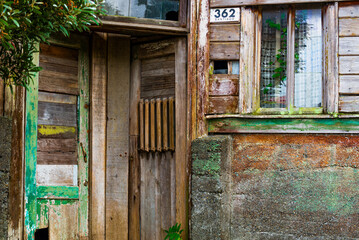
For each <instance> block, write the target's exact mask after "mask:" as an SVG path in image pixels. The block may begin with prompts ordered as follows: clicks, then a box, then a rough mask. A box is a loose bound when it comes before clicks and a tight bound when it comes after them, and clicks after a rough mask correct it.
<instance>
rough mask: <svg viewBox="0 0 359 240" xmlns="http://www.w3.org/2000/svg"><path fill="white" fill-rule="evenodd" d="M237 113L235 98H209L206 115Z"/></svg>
mask: <svg viewBox="0 0 359 240" xmlns="http://www.w3.org/2000/svg"><path fill="white" fill-rule="evenodd" d="M220 113H238V97H237V96H219V97H217V96H216V97H209V107H208V114H220Z"/></svg>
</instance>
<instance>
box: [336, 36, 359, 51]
mask: <svg viewBox="0 0 359 240" xmlns="http://www.w3.org/2000/svg"><path fill="white" fill-rule="evenodd" d="M339 55H359V37H341V38H339Z"/></svg>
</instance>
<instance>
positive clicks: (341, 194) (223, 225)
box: [191, 134, 359, 240]
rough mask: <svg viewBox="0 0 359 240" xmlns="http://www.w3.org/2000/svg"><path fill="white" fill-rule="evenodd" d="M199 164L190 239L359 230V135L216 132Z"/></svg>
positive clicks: (340, 235) (324, 235) (336, 235)
mask: <svg viewBox="0 0 359 240" xmlns="http://www.w3.org/2000/svg"><path fill="white" fill-rule="evenodd" d="M213 146H216V147H213ZM192 164H193V165H192V183H191V187H192V190H191V191H192V194H191V196H192V210H191V239H196V240H197V239H251V240H252V239H357V238H359V228H358V226H359V187H358V186H359V173H358V167H359V136H351V135H304V134H242V135H233V136H231V137H229V136H215V137H213V136H210V137H207V138H202V139H197V140H195V141H194V142H193V143H192Z"/></svg>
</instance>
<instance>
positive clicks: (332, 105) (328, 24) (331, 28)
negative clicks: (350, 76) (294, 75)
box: [323, 3, 339, 113]
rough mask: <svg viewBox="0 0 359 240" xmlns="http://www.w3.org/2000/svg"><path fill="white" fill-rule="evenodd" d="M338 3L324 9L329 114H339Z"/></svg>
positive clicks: (324, 104)
mask: <svg viewBox="0 0 359 240" xmlns="http://www.w3.org/2000/svg"><path fill="white" fill-rule="evenodd" d="M337 18H338V3H333V4H328V5H327V6H326V7H324V8H323V29H324V31H323V38H324V59H325V61H324V62H323V63H324V68H323V69H324V72H323V75H324V103H323V106H324V109H326V111H327V112H328V113H337V112H338V99H339V94H338V92H339V90H338V88H339V86H338V85H339V82H338V81H339V79H338V71H339V69H338V61H339V60H338V52H339V49H338V41H339V40H338V39H339V36H338V21H337Z"/></svg>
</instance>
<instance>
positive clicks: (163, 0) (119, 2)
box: [105, 0, 179, 21]
mask: <svg viewBox="0 0 359 240" xmlns="http://www.w3.org/2000/svg"><path fill="white" fill-rule="evenodd" d="M105 9H106V10H107V11H108V15H119V16H130V17H138V18H154V19H164V20H173V21H177V20H178V9H179V0H106V2H105Z"/></svg>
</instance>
